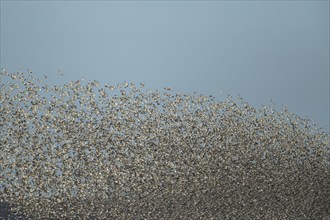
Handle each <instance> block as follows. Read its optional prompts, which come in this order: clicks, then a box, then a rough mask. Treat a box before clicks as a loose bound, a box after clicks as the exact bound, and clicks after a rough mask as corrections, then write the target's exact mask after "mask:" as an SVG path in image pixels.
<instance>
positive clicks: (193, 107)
mask: <svg viewBox="0 0 330 220" xmlns="http://www.w3.org/2000/svg"><path fill="white" fill-rule="evenodd" d="M45 81H47V79H46V76H45V79H37V78H35V77H34V76H33V74H32V73H31V72H28V73H24V72H17V73H9V72H6V71H2V72H1V73H0V88H1V90H0V203H3V204H7V205H8V207H9V206H10V207H9V208H8V209H10V210H6V211H5V209H1V208H0V218H1V217H2V218H4V219H7V218H14V217H13V216H15V218H16V219H322V218H324V219H326V218H329V216H330V211H329V210H330V187H329V186H330V176H329V171H330V163H329V162H330V159H329V155H330V144H329V133H327V132H326V131H324V130H323V129H322V128H319V127H318V126H317V125H315V124H313V123H312V122H311V121H310V120H309V119H306V118H301V117H299V116H297V115H295V114H293V113H290V112H289V111H288V110H287V109H286V108H282V109H281V111H277V110H276V109H275V107H274V106H263V107H261V108H260V109H256V108H254V107H252V106H250V105H249V104H248V103H247V102H245V101H244V100H243V99H241V98H239V101H237V102H235V101H234V100H233V99H232V98H231V97H228V99H227V100H225V101H222V102H220V101H217V100H215V98H214V97H212V96H204V95H199V94H194V95H189V94H183V93H175V92H173V91H172V89H171V88H164V90H161V91H159V90H156V91H150V90H146V89H145V88H144V85H143V84H142V83H141V84H140V85H138V86H137V85H135V84H132V83H127V82H124V83H121V84H118V85H105V86H100V85H99V83H98V82H97V81H92V82H81V81H71V82H69V83H67V84H64V85H63V86H58V85H50V84H47V83H45Z"/></svg>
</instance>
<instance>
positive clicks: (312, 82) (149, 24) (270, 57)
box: [0, 0, 330, 130]
mask: <svg viewBox="0 0 330 220" xmlns="http://www.w3.org/2000/svg"><path fill="white" fill-rule="evenodd" d="M0 4H1V5H0V6H1V9H0V11H1V16H0V18H1V21H0V22H1V29H0V32H1V34H0V37H1V39H0V43H1V45H0V46H1V47H0V48H1V54H0V55H1V57H0V64H1V67H2V68H5V69H6V70H7V71H8V72H16V71H27V69H31V70H32V71H33V72H34V73H35V74H37V75H40V76H43V74H46V75H48V76H49V80H50V81H51V82H55V83H57V84H63V83H67V82H68V81H71V80H78V79H81V78H82V77H83V78H84V79H85V80H86V81H91V80H94V79H95V80H98V81H100V82H101V83H106V84H117V83H120V82H124V81H127V82H133V83H138V82H143V83H145V84H146V87H147V88H150V89H162V88H163V87H165V86H169V87H172V88H173V90H174V91H180V92H184V93H193V92H194V91H197V92H199V93H201V94H205V95H213V96H215V97H216V98H217V99H220V100H224V99H225V98H227V94H230V95H232V96H233V97H234V98H235V97H237V96H238V95H240V96H242V97H243V98H244V100H245V101H247V102H249V103H250V104H251V105H253V106H254V107H256V108H259V107H260V106H261V105H271V101H270V100H273V101H274V102H275V103H276V107H278V109H280V108H281V106H282V105H284V106H286V107H287V108H288V109H289V111H291V112H294V113H296V114H298V115H300V116H302V117H308V118H310V119H312V120H314V121H315V122H316V123H318V124H319V125H320V126H322V127H324V128H325V129H327V130H329V123H330V122H329V111H330V110H329V93H330V91H329V1H221V0H219V1H188V0H187V1H157V0H155V1H137V0H136V1H1V3H0ZM59 70H60V71H61V72H62V73H63V74H64V77H60V76H59V74H58V71H59ZM325 126H327V127H325Z"/></svg>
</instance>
